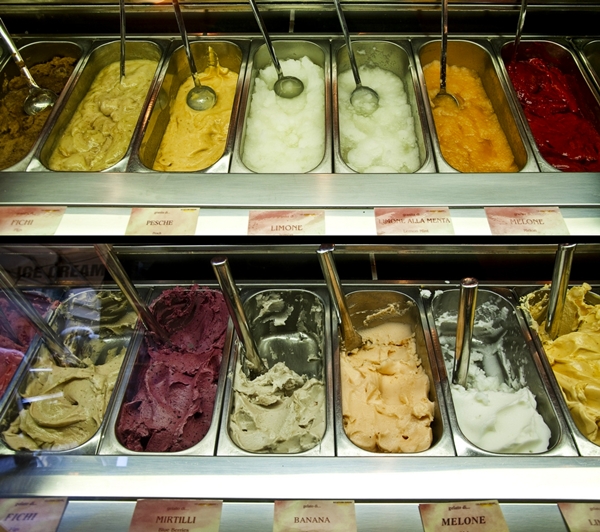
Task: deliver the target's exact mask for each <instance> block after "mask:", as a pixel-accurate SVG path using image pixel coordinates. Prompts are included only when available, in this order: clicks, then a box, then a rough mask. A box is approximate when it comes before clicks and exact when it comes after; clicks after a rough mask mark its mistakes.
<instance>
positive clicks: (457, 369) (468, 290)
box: [452, 277, 479, 388]
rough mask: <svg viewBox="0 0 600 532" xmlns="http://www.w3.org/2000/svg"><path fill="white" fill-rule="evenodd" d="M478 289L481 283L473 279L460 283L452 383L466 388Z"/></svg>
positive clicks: (468, 278)
mask: <svg viewBox="0 0 600 532" xmlns="http://www.w3.org/2000/svg"><path fill="white" fill-rule="evenodd" d="M478 287H479V282H478V281H477V279H475V278H473V277H465V278H464V279H463V280H462V281H461V283H460V300H459V302H458V319H457V321H456V354H455V357H454V373H453V375H452V382H453V383H454V384H459V385H461V386H463V387H465V388H466V386H467V376H468V375H469V362H470V360H471V341H472V340H473V326H474V323H475V307H476V305H477V289H478Z"/></svg>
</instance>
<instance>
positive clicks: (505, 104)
mask: <svg viewBox="0 0 600 532" xmlns="http://www.w3.org/2000/svg"><path fill="white" fill-rule="evenodd" d="M412 44H413V50H414V53H415V61H416V63H417V72H418V74H419V81H420V85H421V90H422V94H423V100H424V102H425V108H426V111H427V118H428V121H429V129H430V130H431V131H432V132H436V126H435V122H434V118H433V113H432V110H431V104H430V101H429V96H428V94H427V87H426V84H425V78H424V75H423V68H424V67H425V66H426V65H428V64H429V63H431V62H432V61H434V60H439V57H440V41H439V40H434V41H432V40H428V39H414V40H413V41H412ZM453 65H454V66H458V67H465V68H469V69H471V70H473V71H475V72H476V73H477V74H478V76H479V78H480V80H481V82H482V84H483V87H484V89H485V92H486V94H487V96H488V98H489V99H490V102H491V103H492V107H493V110H494V112H495V114H496V116H497V118H498V121H499V122H500V126H501V128H502V131H503V132H504V134H505V136H506V139H507V140H508V143H509V146H510V148H511V151H512V153H513V156H514V160H515V164H516V165H517V167H518V169H519V172H537V171H538V167H537V165H536V163H535V157H534V156H533V152H532V151H531V147H530V146H529V143H528V141H527V137H526V134H525V131H524V130H523V127H522V124H521V123H520V122H519V121H518V120H517V119H516V118H515V108H516V107H515V106H516V104H515V102H514V100H513V99H512V98H511V97H510V96H509V95H508V90H507V87H506V84H505V81H504V79H503V78H502V77H501V75H500V74H499V66H498V64H497V61H496V59H495V56H494V54H493V51H492V47H491V44H490V42H489V41H488V40H485V39H472V40H466V39H465V40H458V39H452V40H449V41H448V66H453ZM432 141H433V147H434V153H435V157H436V162H437V166H438V169H439V171H440V172H451V173H456V172H457V171H458V170H456V169H455V168H453V167H452V166H451V165H450V164H449V163H448V162H447V161H446V160H445V158H444V156H443V154H442V148H441V146H440V143H439V137H438V136H437V134H435V133H434V134H432Z"/></svg>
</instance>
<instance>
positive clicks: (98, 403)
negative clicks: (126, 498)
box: [0, 288, 144, 454]
mask: <svg viewBox="0 0 600 532" xmlns="http://www.w3.org/2000/svg"><path fill="white" fill-rule="evenodd" d="M140 292H141V294H142V295H143V294H144V292H143V291H140ZM51 326H52V327H53V328H54V330H56V331H57V332H58V334H59V336H61V337H62V339H63V342H64V343H65V345H67V346H69V348H70V349H71V351H72V352H73V353H74V354H75V355H77V356H78V357H79V358H80V359H81V360H82V361H83V363H84V364H85V367H84V368H76V367H62V366H59V365H57V364H55V363H54V362H53V361H52V356H51V355H50V353H49V351H48V349H47V348H46V347H45V346H44V345H43V344H42V343H41V342H40V344H38V345H39V349H38V350H37V352H35V353H34V354H33V356H31V357H30V358H29V359H28V360H27V366H26V368H25V369H24V370H23V372H22V374H21V377H20V379H19V382H18V384H17V385H16V386H15V388H14V389H13V391H12V393H11V394H10V397H9V399H8V402H7V405H6V408H5V409H4V412H3V413H2V419H1V420H0V432H1V435H2V439H1V441H0V454H15V453H27V454H29V453H31V452H35V453H38V452H50V453H62V454H95V452H96V450H97V448H98V444H99V442H100V439H101V434H102V432H103V430H104V428H105V426H106V419H107V417H108V415H109V413H110V410H111V408H112V405H113V403H114V393H113V390H114V388H116V387H118V385H119V382H120V380H121V378H122V369H123V367H125V366H126V361H127V359H128V357H129V356H130V355H129V352H130V348H131V347H134V346H133V343H134V342H132V338H133V337H135V334H134V331H135V329H136V327H137V315H136V313H135V312H134V310H133V309H132V308H131V306H130V305H129V303H128V302H127V300H126V298H125V296H124V295H123V294H122V293H121V292H120V291H119V290H114V289H110V288H102V289H98V290H95V289H87V288H86V289H79V290H72V291H69V292H68V293H67V294H66V298H65V299H64V301H63V302H62V303H61V304H60V305H59V307H58V308H57V310H56V311H55V313H54V316H53V319H52V321H51Z"/></svg>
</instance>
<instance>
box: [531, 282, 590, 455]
mask: <svg viewBox="0 0 600 532" xmlns="http://www.w3.org/2000/svg"><path fill="white" fill-rule="evenodd" d="M590 291H591V286H590V285H589V284H587V283H583V285H581V286H574V287H572V288H570V289H569V291H568V292H567V298H566V301H565V305H564V310H563V314H562V317H561V320H560V327H559V332H558V335H557V337H556V339H555V340H552V339H551V338H550V336H549V335H548V333H547V332H546V321H545V318H546V315H545V314H546V313H545V310H546V308H547V306H548V300H549V292H547V293H546V294H545V296H544V297H542V298H541V299H540V300H537V299H538V297H539V293H537V292H532V293H531V294H529V295H527V296H525V297H524V298H523V300H522V308H523V309H524V310H525V311H526V312H529V314H530V315H531V317H532V318H533V325H534V327H535V329H536V330H537V333H538V335H539V337H540V339H541V341H542V344H543V346H544V351H545V353H546V356H547V357H548V361H549V362H550V365H551V366H552V370H553V372H554V375H555V376H556V380H557V381H558V384H559V385H560V388H561V390H562V392H563V395H564V398H565V400H566V402H567V406H568V407H569V411H570V412H571V415H572V417H573V421H574V422H575V424H576V425H577V428H579V430H580V431H581V432H582V433H583V434H584V436H586V437H587V438H588V439H589V440H590V441H592V442H594V443H595V444H596V445H600V303H598V304H593V303H596V302H595V301H594V302H592V303H589V302H587V301H586V294H587V293H588V292H590Z"/></svg>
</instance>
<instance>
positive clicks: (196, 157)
mask: <svg viewBox="0 0 600 532" xmlns="http://www.w3.org/2000/svg"><path fill="white" fill-rule="evenodd" d="M198 76H199V80H200V83H201V84H202V85H207V86H208V87H211V88H212V89H213V90H214V91H215V93H216V94H217V103H216V104H215V106H214V107H212V108H211V109H207V110H206V111H194V110H193V109H192V108H190V107H189V106H188V105H187V102H186V98H187V94H188V92H189V91H190V89H192V88H193V87H194V80H193V79H192V77H191V76H190V77H189V78H188V79H187V80H186V81H185V82H184V83H183V84H182V85H181V87H179V90H178V92H177V96H176V98H175V101H174V102H173V105H172V108H171V118H170V120H169V124H168V126H167V129H166V131H165V134H164V136H163V139H162V142H161V144H160V147H159V149H158V154H157V155H156V159H155V161H154V165H153V169H154V170H159V171H162V172H195V171H198V170H203V169H205V168H208V167H209V166H211V165H212V164H214V163H216V162H217V161H218V160H219V158H220V157H221V156H222V155H223V153H224V151H225V144H226V142H227V134H228V133H229V122H230V119H231V110H232V107H233V100H234V98H235V90H236V85H237V80H238V74H237V72H234V71H232V70H229V69H228V68H225V67H221V66H219V64H218V63H217V65H216V66H209V67H208V68H207V69H206V70H205V71H204V72H201V73H199V74H198Z"/></svg>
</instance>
